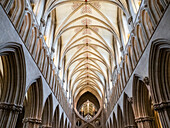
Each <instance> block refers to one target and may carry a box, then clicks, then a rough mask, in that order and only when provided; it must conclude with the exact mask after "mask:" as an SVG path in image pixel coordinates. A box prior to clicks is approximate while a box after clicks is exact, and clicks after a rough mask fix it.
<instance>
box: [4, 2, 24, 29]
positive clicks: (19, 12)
mask: <svg viewBox="0 0 170 128" xmlns="http://www.w3.org/2000/svg"><path fill="white" fill-rule="evenodd" d="M3 1H5V2H6V3H8V5H4V6H5V7H7V8H6V12H7V13H8V16H9V17H10V19H11V21H12V22H13V24H14V26H15V27H16V30H17V31H18V32H19V30H20V28H21V25H22V22H23V17H24V15H25V7H26V2H25V0H3Z"/></svg>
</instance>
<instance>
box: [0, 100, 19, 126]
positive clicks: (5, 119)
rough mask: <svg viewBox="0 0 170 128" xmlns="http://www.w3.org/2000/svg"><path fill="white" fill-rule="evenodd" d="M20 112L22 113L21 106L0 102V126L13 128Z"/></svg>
mask: <svg viewBox="0 0 170 128" xmlns="http://www.w3.org/2000/svg"><path fill="white" fill-rule="evenodd" d="M20 112H22V106H20V105H16V104H13V103H5V102H0V117H1V118H0V126H1V127H2V128H15V125H16V122H17V119H18V114H19V113H20Z"/></svg>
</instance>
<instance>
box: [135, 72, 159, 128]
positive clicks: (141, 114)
mask: <svg viewBox="0 0 170 128" xmlns="http://www.w3.org/2000/svg"><path fill="white" fill-rule="evenodd" d="M132 95H133V108H134V115H135V121H136V123H137V126H138V128H143V127H147V128H153V127H154V128H158V127H159V126H158V125H157V124H156V122H157V121H156V122H155V121H154V120H155V119H156V118H157V117H156V116H155V114H154V111H153V109H152V101H151V98H150V94H149V90H148V88H147V86H146V84H145V83H144V82H143V80H142V78H141V77H140V76H138V75H134V79H133V91H132Z"/></svg>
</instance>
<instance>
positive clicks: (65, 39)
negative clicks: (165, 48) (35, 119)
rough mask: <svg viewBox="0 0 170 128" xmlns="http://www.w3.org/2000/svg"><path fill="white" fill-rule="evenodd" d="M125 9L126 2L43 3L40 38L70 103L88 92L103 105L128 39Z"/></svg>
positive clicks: (61, 0)
mask: <svg viewBox="0 0 170 128" xmlns="http://www.w3.org/2000/svg"><path fill="white" fill-rule="evenodd" d="M134 1H135V0H134ZM128 10H129V8H128V3H127V2H126V0H58V1H57V0H48V1H46V3H45V10H44V15H43V19H45V20H47V21H46V25H47V27H46V28H45V30H44V31H45V33H44V35H49V37H46V36H45V39H46V42H47V46H48V47H49V49H50V52H51V56H52V59H53V61H54V63H55V66H56V73H58V75H59V77H60V79H61V81H62V83H63V88H64V89H65V90H66V93H67V96H68V98H69V99H70V101H71V102H73V101H74V100H75V99H76V98H77V97H80V96H81V95H83V94H84V93H85V92H87V91H89V92H91V93H92V94H94V95H95V96H96V97H97V98H98V100H99V101H100V102H101V103H102V104H103V103H104V101H105V99H106V98H107V95H108V93H109V90H110V88H111V87H112V86H113V85H112V81H111V80H112V76H113V72H114V70H115V69H116V68H117V67H118V65H119V62H120V60H121V55H122V53H123V49H124V48H125V46H126V43H127V40H128V34H129V30H130V29H129V28H130V25H129V24H128V18H129V17H131V14H130V13H129V11H128ZM51 24H53V25H51ZM121 33H123V34H121ZM50 40H53V41H50Z"/></svg>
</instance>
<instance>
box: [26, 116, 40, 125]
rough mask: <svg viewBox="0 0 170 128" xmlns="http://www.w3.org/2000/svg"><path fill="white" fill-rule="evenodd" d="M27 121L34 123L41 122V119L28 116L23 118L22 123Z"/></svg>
mask: <svg viewBox="0 0 170 128" xmlns="http://www.w3.org/2000/svg"><path fill="white" fill-rule="evenodd" d="M27 122H29V123H36V124H41V123H42V121H41V120H40V119H35V118H30V117H29V118H24V119H23V123H27Z"/></svg>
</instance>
